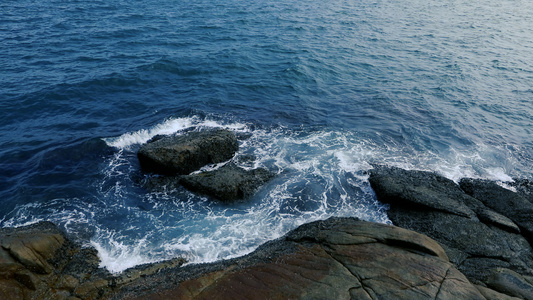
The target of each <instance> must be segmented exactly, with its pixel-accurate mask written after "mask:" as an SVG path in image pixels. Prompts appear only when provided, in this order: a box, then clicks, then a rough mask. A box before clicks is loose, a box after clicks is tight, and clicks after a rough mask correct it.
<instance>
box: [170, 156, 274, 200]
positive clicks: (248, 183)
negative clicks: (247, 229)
mask: <svg viewBox="0 0 533 300" xmlns="http://www.w3.org/2000/svg"><path fill="white" fill-rule="evenodd" d="M272 176H273V175H272V174H271V173H270V172H269V171H268V170H266V169H254V170H245V169H243V168H240V167H237V166H236V165H235V164H232V163H228V164H226V165H224V166H222V167H220V168H218V169H216V170H214V171H208V172H202V173H195V174H191V175H185V176H181V178H180V183H181V184H182V185H183V186H184V187H186V188H187V189H189V190H191V191H193V192H196V193H200V194H205V195H209V196H211V197H213V198H216V199H219V200H221V201H224V202H231V201H235V200H239V199H244V198H247V197H250V196H251V195H253V194H254V192H255V191H256V190H257V188H258V187H260V186H261V185H262V184H264V183H265V182H267V181H268V180H269V179H270V178H272Z"/></svg>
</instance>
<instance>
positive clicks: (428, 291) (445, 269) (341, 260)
mask: <svg viewBox="0 0 533 300" xmlns="http://www.w3.org/2000/svg"><path fill="white" fill-rule="evenodd" d="M110 298H111V299H485V298H484V297H483V296H482V295H481V293H480V292H479V291H478V290H477V288H476V287H474V286H473V285H472V284H471V283H470V282H469V281H468V280H467V279H466V278H465V277H464V275H462V274H461V273H460V272H459V271H458V270H457V269H455V267H454V266H453V265H452V264H451V263H450V262H449V261H448V258H447V257H446V254H445V253H444V251H443V249H442V248H441V247H440V246H439V245H438V244H437V243H436V242H435V241H433V240H431V239H429V238H428V237H426V236H423V235H421V234H418V233H415V232H412V231H409V230H405V229H402V228H398V227H395V226H389V225H384V224H377V223H370V222H365V221H360V220H357V219H354V218H330V219H328V220H325V221H317V222H312V223H309V224H305V225H302V226H300V227H299V228H297V229H295V230H293V231H292V232H290V233H288V234H287V235H286V236H284V237H282V238H280V239H278V240H275V241H271V242H268V243H266V244H264V245H263V246H261V247H259V248H258V249H257V250H256V251H254V252H253V253H252V254H249V255H247V256H244V257H241V258H237V259H232V260H228V261H221V262H217V263H212V264H205V265H191V266H186V267H182V268H180V269H179V270H172V269H169V270H167V271H165V272H160V273H157V274H154V275H151V276H147V277H144V278H142V279H140V280H138V281H135V282H132V283H131V284H129V285H125V286H123V287H120V288H119V289H118V290H117V291H116V292H115V294H113V295H110Z"/></svg>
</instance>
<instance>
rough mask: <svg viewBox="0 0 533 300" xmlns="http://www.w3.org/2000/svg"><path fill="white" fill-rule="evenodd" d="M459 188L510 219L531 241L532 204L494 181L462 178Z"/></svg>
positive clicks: (532, 228)
mask: <svg viewBox="0 0 533 300" xmlns="http://www.w3.org/2000/svg"><path fill="white" fill-rule="evenodd" d="M459 184H460V186H461V188H462V189H463V190H464V191H465V192H466V193H467V194H469V195H470V196H472V197H474V198H476V199H477V200H479V201H481V202H483V204H484V205H485V206H487V207H489V208H490V209H492V210H494V211H496V212H498V213H500V214H502V215H504V216H506V217H508V218H509V219H511V220H512V221H513V222H514V223H515V224H516V225H518V227H519V228H520V230H521V231H522V233H523V235H524V236H525V237H526V238H527V239H528V240H529V241H530V242H532V243H533V218H531V216H532V215H533V204H532V203H531V202H529V201H528V200H526V199H525V198H523V197H521V196H520V195H519V194H517V193H515V192H513V191H511V190H509V189H506V188H503V187H501V186H500V185H498V184H497V183H496V182H494V181H489V180H482V179H471V178H463V179H461V181H460V183H459Z"/></svg>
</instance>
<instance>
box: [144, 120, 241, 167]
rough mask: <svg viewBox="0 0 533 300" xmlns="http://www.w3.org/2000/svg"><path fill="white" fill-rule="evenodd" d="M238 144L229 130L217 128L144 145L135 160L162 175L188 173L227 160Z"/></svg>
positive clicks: (161, 139)
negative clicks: (137, 159)
mask: <svg viewBox="0 0 533 300" xmlns="http://www.w3.org/2000/svg"><path fill="white" fill-rule="evenodd" d="M238 148H239V144H238V142H237V138H236V136H235V134H234V133H233V132H232V131H229V130H223V129H217V130H207V131H200V132H197V131H194V132H188V133H186V134H184V135H178V136H165V137H159V138H158V139H156V140H153V141H151V142H148V143H146V144H144V145H143V146H142V147H141V149H140V150H139V152H138V153H137V157H138V158H139V162H140V164H141V167H142V169H143V170H145V171H147V172H152V173H157V174H163V175H179V174H189V173H191V172H193V171H196V170H199V169H200V168H201V167H203V166H205V165H208V164H214V163H220V162H223V161H226V160H229V159H230V158H232V157H233V155H234V154H235V152H237V150H238Z"/></svg>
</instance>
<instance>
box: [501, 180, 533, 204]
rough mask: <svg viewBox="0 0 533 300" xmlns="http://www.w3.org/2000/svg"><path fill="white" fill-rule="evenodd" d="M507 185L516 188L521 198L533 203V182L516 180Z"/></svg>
mask: <svg viewBox="0 0 533 300" xmlns="http://www.w3.org/2000/svg"><path fill="white" fill-rule="evenodd" d="M507 184H509V185H510V186H512V187H514V188H515V189H516V192H517V193H518V194H519V195H520V196H522V197H524V198H526V199H527V200H528V201H529V202H532V203H533V181H531V180H528V179H516V178H515V179H514V181H513V182H508V183H507Z"/></svg>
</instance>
